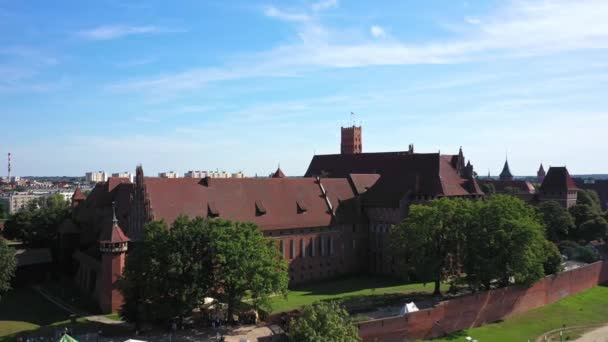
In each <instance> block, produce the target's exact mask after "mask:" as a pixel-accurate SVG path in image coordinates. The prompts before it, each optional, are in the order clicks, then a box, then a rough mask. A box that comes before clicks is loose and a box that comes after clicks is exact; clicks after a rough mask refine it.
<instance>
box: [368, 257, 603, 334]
mask: <svg viewBox="0 0 608 342" xmlns="http://www.w3.org/2000/svg"><path fill="white" fill-rule="evenodd" d="M605 282H608V261H599V262H596V263H593V264H590V265H587V266H584V267H580V268H577V269H574V270H571V271H568V272H562V273H559V274H557V275H551V276H547V277H545V278H544V279H542V280H540V281H538V282H537V283H535V284H534V285H532V286H530V287H522V286H510V287H505V288H501V289H496V290H491V291H484V292H478V293H475V294H471V295H466V296H462V297H458V298H455V299H452V300H447V301H444V302H441V303H439V304H438V305H436V306H435V307H433V308H430V309H425V310H420V311H417V312H414V313H411V314H408V315H406V316H399V317H390V318H385V319H379V320H373V321H368V322H362V323H359V324H358V327H359V336H361V338H362V339H363V341H365V342H367V341H370V342H371V341H374V342H375V341H382V342H388V341H410V340H416V339H429V338H434V337H440V336H444V335H447V334H449V333H452V332H455V331H458V330H462V329H467V328H472V327H477V326H480V325H483V324H486V323H491V322H495V321H498V320H501V319H504V318H506V317H509V316H511V315H515V314H519V313H522V312H526V311H529V310H532V309H536V308H538V307H541V306H544V305H547V304H551V303H554V302H556V301H558V300H560V299H562V298H564V297H567V296H571V295H573V294H576V293H579V292H581V291H584V290H587V289H590V288H592V287H594V286H597V285H598V284H601V283H605Z"/></svg>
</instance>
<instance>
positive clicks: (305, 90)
mask: <svg viewBox="0 0 608 342" xmlns="http://www.w3.org/2000/svg"><path fill="white" fill-rule="evenodd" d="M606 18H608V1H605V0H577V1H571V0H552V1H550V0H545V1H534V0H514V1H493V0H490V1H488V0H484V1H481V0H479V1H472V0H468V1H454V0H449V1H448V0H441V1H425V0H418V1H414V0H408V1H405V0H401V1H373V2H372V1H365V2H363V1H347V0H319V1H304V0H299V1H290V2H288V1H260V2H257V1H175V2H167V1H158V2H154V1H119V0H100V1H94V2H92V1H91V2H84V1H52V2H50V1H43V2H40V1H18V2H16V1H2V0H0V103H2V106H0V119H1V122H2V127H3V129H2V133H1V135H0V151H3V152H2V153H3V154H4V155H6V153H7V152H9V151H10V152H12V153H13V161H14V162H13V164H14V165H13V173H14V174H19V175H82V174H84V172H85V171H90V170H107V171H109V172H118V171H123V170H134V169H135V166H136V164H137V163H142V164H143V166H144V171H145V172H146V173H147V174H148V175H154V174H156V173H157V172H159V171H168V170H176V171H179V172H184V171H187V170H191V169H202V170H215V169H219V170H226V171H229V172H234V171H237V170H243V171H244V172H245V173H246V174H248V175H254V174H256V173H258V174H263V175H266V174H268V173H270V172H272V171H274V169H275V168H276V166H277V164H279V163H280V164H281V167H282V169H283V170H284V171H285V173H286V174H288V175H301V174H303V173H304V172H305V170H306V168H307V166H308V163H309V161H310V158H311V157H312V156H313V154H314V153H317V154H325V153H338V152H339V128H340V126H341V125H347V124H349V123H350V115H349V113H350V112H351V111H352V112H355V113H356V120H357V122H361V123H362V124H363V149H364V151H368V152H371V151H395V150H405V149H407V146H408V144H410V143H414V144H415V147H416V150H417V151H418V152H435V151H438V150H440V151H441V152H442V153H445V154H453V153H457V151H458V148H459V146H462V147H463V150H464V152H465V156H466V157H467V158H470V159H471V162H472V163H473V165H474V166H475V168H476V170H477V171H478V172H479V173H481V174H487V172H488V170H490V171H491V172H492V174H497V173H499V172H500V169H501V167H502V163H503V162H504V157H505V153H507V152H508V155H509V162H510V164H511V170H512V171H513V172H514V173H515V174H516V175H525V174H533V173H535V171H536V169H537V168H538V164H539V163H540V162H541V161H542V162H543V163H544V164H545V166H548V165H555V166H557V165H567V166H568V168H569V169H570V171H571V173H578V174H581V173H608V158H607V157H606V146H607V140H606V138H605V136H606V135H605V132H606V128H607V127H608V101H607V99H606V86H607V85H608V50H607V48H608V20H606ZM3 159H4V157H3ZM2 165H5V162H2ZM1 170H2V171H4V170H5V166H3V167H2V169H1ZM4 173H5V171H4V172H2V173H1V174H4Z"/></svg>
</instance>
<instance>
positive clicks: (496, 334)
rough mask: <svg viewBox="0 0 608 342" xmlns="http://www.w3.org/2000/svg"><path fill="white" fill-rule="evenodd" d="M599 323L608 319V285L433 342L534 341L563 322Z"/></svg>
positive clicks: (564, 323) (576, 323) (567, 324)
mask: <svg viewBox="0 0 608 342" xmlns="http://www.w3.org/2000/svg"><path fill="white" fill-rule="evenodd" d="M598 323H608V286H597V287H594V288H592V289H590V290H587V291H585V292H582V293H579V294H577V295H574V296H572V297H568V298H565V299H562V300H560V301H559V302H556V303H553V304H551V305H547V306H545V307H542V308H539V309H535V310H532V311H529V312H526V313H524V314H521V315H517V316H514V317H511V318H509V319H507V320H505V321H503V322H500V323H495V324H488V325H485V326H482V327H479V328H474V329H468V330H465V331H462V332H459V333H455V334H452V335H451V336H448V337H444V338H441V339H436V340H433V342H443V341H463V342H464V341H465V337H466V336H471V337H473V338H474V339H476V340H478V341H479V342H490V341H492V342H501V341H505V342H507V341H508V342H514V341H522V342H525V341H528V340H530V341H534V339H535V338H536V337H538V336H540V335H541V334H543V333H544V332H547V331H549V330H553V329H559V328H561V327H562V326H563V325H566V327H571V326H580V325H591V324H598ZM564 338H565V336H564Z"/></svg>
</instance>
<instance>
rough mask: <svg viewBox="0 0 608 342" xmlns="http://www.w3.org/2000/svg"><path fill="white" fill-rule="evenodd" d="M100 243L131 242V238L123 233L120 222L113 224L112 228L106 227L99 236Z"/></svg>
mask: <svg viewBox="0 0 608 342" xmlns="http://www.w3.org/2000/svg"><path fill="white" fill-rule="evenodd" d="M99 242H100V243H122V242H129V238H128V237H127V236H126V235H125V233H123V231H122V229H121V228H120V226H118V224H113V225H112V228H110V229H104V230H103V232H102V233H101V236H100V237H99Z"/></svg>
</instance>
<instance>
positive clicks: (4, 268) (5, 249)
mask: <svg viewBox="0 0 608 342" xmlns="http://www.w3.org/2000/svg"><path fill="white" fill-rule="evenodd" d="M15 267H16V261H15V250H14V249H12V248H11V247H9V246H8V245H7V244H6V241H5V240H4V239H3V238H1V237H0V298H1V296H2V294H3V293H4V292H6V291H8V290H10V289H11V279H12V278H13V275H14V274H15Z"/></svg>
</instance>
